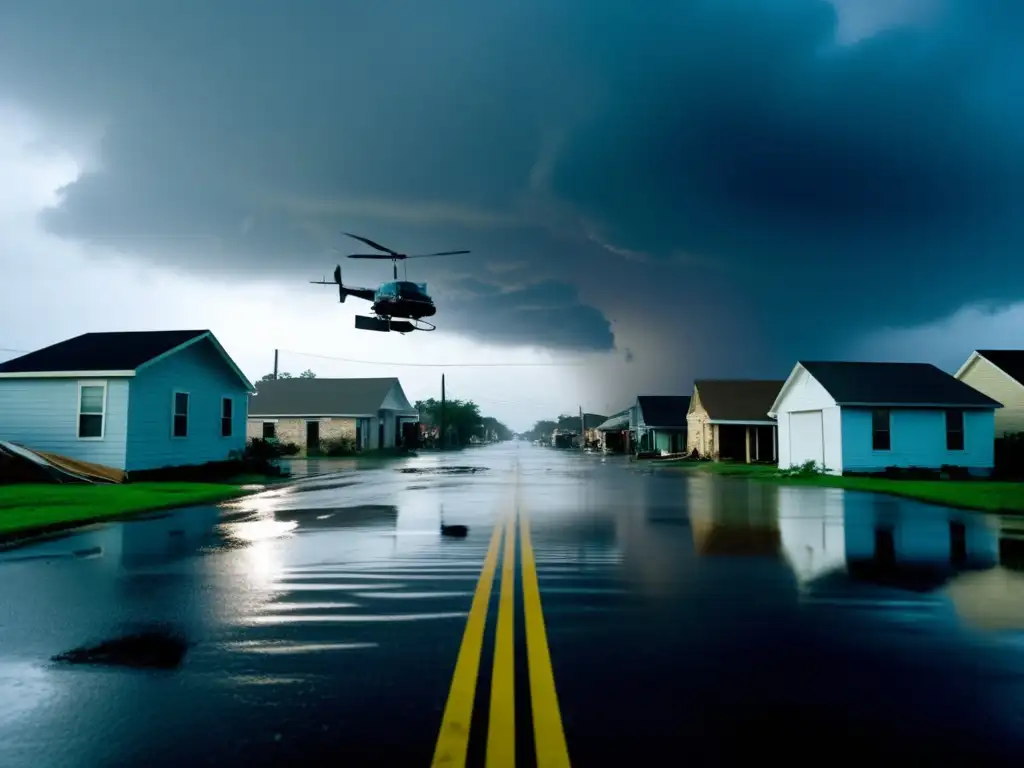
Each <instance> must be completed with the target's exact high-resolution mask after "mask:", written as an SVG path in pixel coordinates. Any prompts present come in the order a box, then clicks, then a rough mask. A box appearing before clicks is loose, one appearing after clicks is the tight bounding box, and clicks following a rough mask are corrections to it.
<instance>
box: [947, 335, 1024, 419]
mask: <svg viewBox="0 0 1024 768" xmlns="http://www.w3.org/2000/svg"><path fill="white" fill-rule="evenodd" d="M956 377H957V378H958V379H959V380H960V381H962V382H963V383H964V384H969V385H970V386H971V387H973V388H974V389H976V390H978V391H979V392H981V393H983V394H985V395H988V396H989V397H991V398H992V399H993V400H995V401H996V402H998V403H1000V404H1001V405H1002V406H1003V407H1002V408H1000V409H999V410H998V411H996V427H995V429H996V437H1003V436H1004V435H1006V434H1011V435H1012V434H1017V433H1019V432H1024V350H1016V349H998V350H996V349H985V350H981V349H979V350H978V351H977V352H972V353H971V356H970V357H969V358H967V362H965V363H964V364H963V365H962V366H961V367H960V370H959V371H957V372H956Z"/></svg>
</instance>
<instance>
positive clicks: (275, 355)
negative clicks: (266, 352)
mask: <svg viewBox="0 0 1024 768" xmlns="http://www.w3.org/2000/svg"><path fill="white" fill-rule="evenodd" d="M277 352H278V350H276V349H275V350H274V379H277Z"/></svg>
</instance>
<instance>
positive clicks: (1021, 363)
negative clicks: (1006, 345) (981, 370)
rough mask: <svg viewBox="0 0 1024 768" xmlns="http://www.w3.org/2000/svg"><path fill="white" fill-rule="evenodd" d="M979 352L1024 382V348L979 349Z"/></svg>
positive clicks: (1021, 382) (1011, 376)
mask: <svg viewBox="0 0 1024 768" xmlns="http://www.w3.org/2000/svg"><path fill="white" fill-rule="evenodd" d="M978 354H979V355H980V356H981V357H984V358H985V359H986V360H988V361H989V362H990V363H992V365H994V366H995V367H996V368H998V369H999V370H1001V371H1002V372H1003V373H1005V374H1006V375H1007V376H1009V377H1010V378H1011V379H1014V380H1015V381H1016V382H1017V383H1018V384H1024V350H1020V349H979V350H978Z"/></svg>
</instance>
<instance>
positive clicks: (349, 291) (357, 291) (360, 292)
mask: <svg viewBox="0 0 1024 768" xmlns="http://www.w3.org/2000/svg"><path fill="white" fill-rule="evenodd" d="M310 282H311V283H312V284H313V285H337V286H338V300H339V301H340V302H341V303H342V304H344V303H345V299H347V298H348V297H349V296H355V297H356V298H357V299H363V300H364V301H373V297H374V291H373V290H371V289H370V288H349V287H348V286H347V285H345V284H344V283H343V282H342V281H341V265H340V264H339V265H338V266H336V267H335V268H334V280H333V281H330V280H311V281H310Z"/></svg>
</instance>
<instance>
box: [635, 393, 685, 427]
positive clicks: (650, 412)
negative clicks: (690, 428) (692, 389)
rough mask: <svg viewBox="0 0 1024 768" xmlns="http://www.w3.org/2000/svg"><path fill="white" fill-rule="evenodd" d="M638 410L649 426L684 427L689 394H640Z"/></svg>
mask: <svg viewBox="0 0 1024 768" xmlns="http://www.w3.org/2000/svg"><path fill="white" fill-rule="evenodd" d="M637 401H638V402H639V403H640V412H641V413H642V414H643V419H644V424H646V425H647V426H649V427H685V426H686V413H687V411H689V410H690V396H689V395H640V397H638V398H637Z"/></svg>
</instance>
